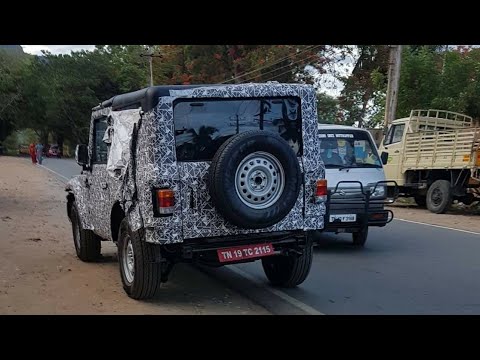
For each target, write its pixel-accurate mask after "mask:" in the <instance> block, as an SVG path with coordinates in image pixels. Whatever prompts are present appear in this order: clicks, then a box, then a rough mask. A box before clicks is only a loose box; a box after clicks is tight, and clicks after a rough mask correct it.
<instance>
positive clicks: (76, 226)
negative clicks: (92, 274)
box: [70, 202, 102, 262]
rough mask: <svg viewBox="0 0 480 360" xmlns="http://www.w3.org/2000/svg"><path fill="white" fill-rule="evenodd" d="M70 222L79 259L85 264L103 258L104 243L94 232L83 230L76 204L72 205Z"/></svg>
mask: <svg viewBox="0 0 480 360" xmlns="http://www.w3.org/2000/svg"><path fill="white" fill-rule="evenodd" d="M70 220H71V222H72V232H73V243H74V245H75V251H76V253H77V256H78V258H79V259H80V260H82V261H85V262H91V261H95V260H98V259H99V258H100V256H101V249H102V241H101V239H100V238H99V237H98V236H97V235H95V233H94V232H93V231H92V230H85V229H83V228H82V222H81V221H80V215H79V213H78V209H77V205H76V204H75V202H74V203H73V204H72V208H71V211H70Z"/></svg>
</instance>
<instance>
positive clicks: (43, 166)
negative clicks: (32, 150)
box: [37, 164, 70, 182]
mask: <svg viewBox="0 0 480 360" xmlns="http://www.w3.org/2000/svg"><path fill="white" fill-rule="evenodd" d="M37 166H41V167H42V168H44V169H47V170H48V171H51V172H52V173H54V174H55V175H58V176H61V177H62V178H64V179H65V180H67V182H68V181H69V180H70V179H69V178H67V177H65V176H63V175H62V174H59V173H57V172H56V171H53V170H52V169H49V168H47V167H46V166H45V165H40V164H37ZM60 181H62V180H60ZM62 182H63V181H62Z"/></svg>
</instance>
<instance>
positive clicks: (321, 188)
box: [315, 179, 328, 203]
mask: <svg viewBox="0 0 480 360" xmlns="http://www.w3.org/2000/svg"><path fill="white" fill-rule="evenodd" d="M327 191H328V189H327V180H326V179H322V180H317V186H316V188H315V202H316V203H319V202H321V201H327Z"/></svg>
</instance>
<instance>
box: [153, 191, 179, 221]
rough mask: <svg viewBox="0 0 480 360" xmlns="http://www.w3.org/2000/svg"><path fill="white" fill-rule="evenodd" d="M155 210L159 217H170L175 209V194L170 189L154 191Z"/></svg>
mask: <svg viewBox="0 0 480 360" xmlns="http://www.w3.org/2000/svg"><path fill="white" fill-rule="evenodd" d="M156 200H157V201H156V208H157V209H156V210H157V212H158V214H159V215H171V214H173V211H174V208H175V194H174V192H173V190H171V189H159V190H156Z"/></svg>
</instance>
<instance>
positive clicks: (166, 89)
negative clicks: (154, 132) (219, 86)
mask: <svg viewBox="0 0 480 360" xmlns="http://www.w3.org/2000/svg"><path fill="white" fill-rule="evenodd" d="M201 86H216V85H208V84H201V85H161V86H150V87H147V88H144V89H141V90H137V91H133V92H129V93H125V94H121V95H117V96H114V97H112V98H111V99H108V100H105V101H104V102H102V103H101V104H100V105H98V106H95V107H94V108H93V109H92V110H93V111H95V110H100V109H102V108H107V107H112V110H125V109H131V108H135V107H142V110H143V111H148V110H150V109H153V108H154V107H155V105H157V103H158V99H159V98H160V97H162V96H170V90H186V89H192V88H197V87H201Z"/></svg>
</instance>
